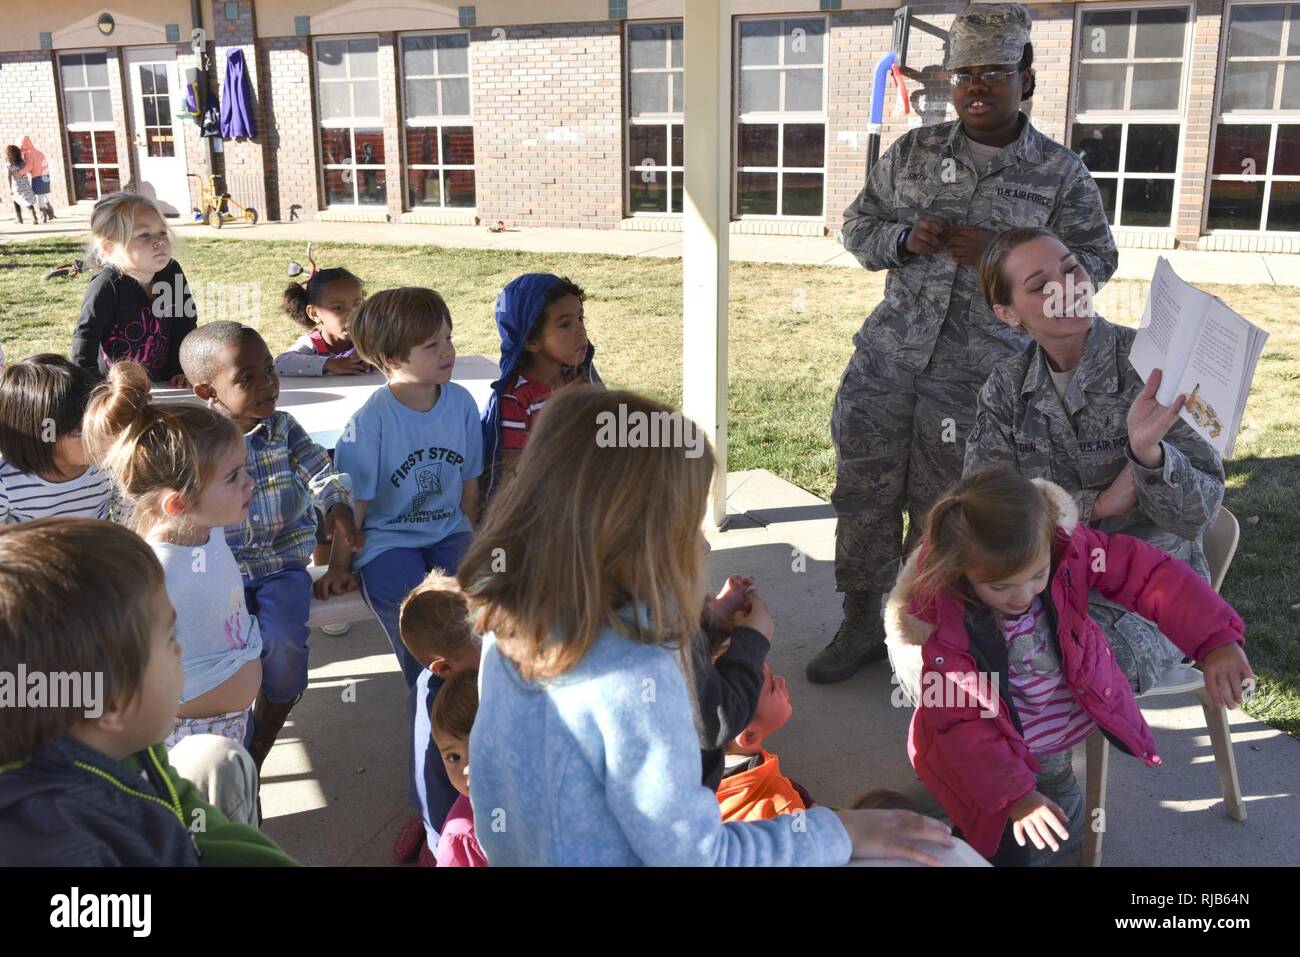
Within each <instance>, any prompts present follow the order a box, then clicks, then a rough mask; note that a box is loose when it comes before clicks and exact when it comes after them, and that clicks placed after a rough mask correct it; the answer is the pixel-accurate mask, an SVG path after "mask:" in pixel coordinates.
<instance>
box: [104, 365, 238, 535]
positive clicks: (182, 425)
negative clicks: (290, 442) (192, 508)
mask: <svg viewBox="0 0 1300 957" xmlns="http://www.w3.org/2000/svg"><path fill="white" fill-rule="evenodd" d="M82 441H83V442H84V443H85V445H86V451H87V452H88V453H89V454H90V456H91V458H92V459H94V460H95V461H96V462H99V463H100V464H101V465H103V466H104V467H105V468H107V469H108V471H109V472H110V473H111V474H112V475H113V477H114V478H115V479H116V481H117V483H118V486H119V487H120V488H121V489H122V492H123V493H124V494H125V495H126V496H127V497H128V498H130V499H131V501H132V503H133V505H134V507H135V513H134V514H135V524H136V530H137V531H138V532H139V533H140V534H141V535H144V534H146V533H147V532H148V531H149V529H150V528H152V527H153V526H155V525H157V524H159V523H160V522H161V520H162V514H163V513H162V499H163V496H164V495H165V494H166V493H168V492H176V493H178V494H179V495H180V496H181V497H182V498H183V499H185V501H187V502H190V503H193V502H195V501H196V500H197V499H198V497H199V495H201V494H202V493H203V489H204V488H205V487H206V486H207V484H208V482H209V480H211V478H212V474H213V470H214V469H215V467H216V462H217V457H218V456H219V455H221V453H222V452H225V451H226V450H228V449H230V448H231V447H233V446H235V445H239V446H241V447H242V446H243V443H244V437H243V435H242V433H240V431H239V427H238V426H237V425H235V423H234V422H233V421H231V420H230V419H227V418H226V417H225V416H222V415H218V414H217V413H216V412H214V411H212V410H211V409H209V408H207V407H205V406H200V405H189V404H177V405H172V406H165V405H151V404H150V402H149V376H148V374H146V373H145V371H144V368H143V367H142V366H140V365H138V364H136V363H134V362H115V363H114V364H113V365H111V366H110V367H109V370H108V379H107V381H106V382H104V383H102V384H101V385H100V386H99V388H98V389H96V390H95V394H94V395H93V396H92V397H91V400H90V405H89V406H88V407H87V409H86V418H85V423H84V425H83V427H82Z"/></svg>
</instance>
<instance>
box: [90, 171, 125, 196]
mask: <svg viewBox="0 0 1300 957" xmlns="http://www.w3.org/2000/svg"><path fill="white" fill-rule="evenodd" d="M96 172H97V173H99V195H100V196H107V195H108V194H109V193H116V192H118V191H119V190H121V188H122V177H121V174H120V173H119V171H118V168H117V167H116V166H100V167H99V168H98V169H97V170H96Z"/></svg>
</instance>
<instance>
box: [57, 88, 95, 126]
mask: <svg viewBox="0 0 1300 957" xmlns="http://www.w3.org/2000/svg"><path fill="white" fill-rule="evenodd" d="M63 112H64V114H65V115H66V117H67V121H68V122H69V123H89V122H90V121H91V120H92V119H94V114H92V113H91V112H90V94H89V93H87V92H84V91H80V90H71V91H69V92H67V93H64V94H63Z"/></svg>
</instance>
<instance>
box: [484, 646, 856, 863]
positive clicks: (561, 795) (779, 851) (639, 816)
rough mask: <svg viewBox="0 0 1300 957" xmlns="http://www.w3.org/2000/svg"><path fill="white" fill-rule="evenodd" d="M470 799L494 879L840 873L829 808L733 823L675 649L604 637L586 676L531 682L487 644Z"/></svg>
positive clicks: (843, 837)
mask: <svg viewBox="0 0 1300 957" xmlns="http://www.w3.org/2000/svg"><path fill="white" fill-rule="evenodd" d="M479 696H480V704H479V710H478V716H477V717H476V718H475V720H474V730H473V732H472V733H471V735H470V743H469V753H470V761H469V763H470V767H471V768H472V769H473V770H472V779H471V781H472V784H471V788H470V800H471V803H472V804H473V806H474V820H475V821H476V822H477V828H476V830H477V835H478V839H479V843H480V844H481V845H482V847H483V850H484V852H485V853H486V854H487V857H488V861H489V862H490V863H491V864H492V866H493V867H500V866H503V865H505V866H510V865H547V866H598V865H606V866H609V865H613V866H626V865H652V866H683V865H705V866H725V867H737V866H741V867H743V866H753V865H797V864H808V865H838V864H844V863H845V862H847V861H848V859H849V855H850V853H851V850H852V847H851V842H850V840H849V835H848V832H847V831H845V829H844V826H843V825H842V824H841V823H840V821H839V818H838V817H836V815H835V813H834V812H833V811H831V810H830V809H829V808H824V807H814V808H810V809H809V810H808V811H807V812H806V813H805V814H803V815H786V816H782V817H780V818H777V819H775V820H769V821H757V822H752V823H743V824H742V823H734V824H723V823H722V816H721V812H720V811H719V809H718V799H717V797H716V796H715V795H714V793H713V792H712V791H710V790H709V789H708V788H707V787H705V786H704V785H703V784H701V783H700V743H699V739H698V737H697V735H696V731H695V723H694V719H693V717H692V710H691V702H690V698H689V692H688V691H687V687H686V681H685V678H684V677H683V675H682V671H681V668H680V666H679V665H678V662H677V656H676V653H675V652H674V651H673V650H672V649H671V648H666V647H663V646H658V645H646V644H642V643H640V642H637V641H633V640H632V639H630V638H627V637H624V636H622V635H619V634H617V633H616V632H614V631H612V630H606V631H605V632H603V633H602V634H601V636H600V637H599V638H598V639H597V640H596V642H595V643H594V644H593V645H592V647H591V650H590V651H588V653H587V655H586V657H584V658H583V659H582V661H580V662H579V663H578V664H577V666H576V667H574V668H573V669H572V670H570V671H568V672H566V673H565V674H563V675H561V676H560V677H558V678H553V679H550V680H549V681H547V682H546V683H545V684H539V683H537V682H530V681H525V680H524V678H523V677H522V676H521V675H520V673H519V670H518V669H517V668H516V667H515V666H514V664H513V662H511V661H510V659H508V658H506V657H505V656H504V655H503V654H502V653H501V651H500V649H499V648H498V646H497V642H496V638H495V636H494V635H492V634H488V635H487V636H485V638H484V642H483V659H482V663H481V665H480V670H479Z"/></svg>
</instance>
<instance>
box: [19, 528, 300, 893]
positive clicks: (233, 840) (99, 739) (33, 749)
mask: <svg viewBox="0 0 1300 957" xmlns="http://www.w3.org/2000/svg"><path fill="white" fill-rule="evenodd" d="M176 620H177V616H176V613H175V611H174V610H173V609H172V606H171V603H170V602H169V601H168V600H167V590H166V588H165V587H164V584H163V572H162V569H161V568H160V567H159V565H158V560H157V559H156V558H155V557H154V554H153V552H151V551H150V550H149V546H148V545H146V544H145V543H144V541H142V540H141V539H140V538H139V537H138V536H137V535H135V534H133V533H132V532H130V531H128V530H127V529H124V528H122V527H121V526H118V525H114V524H113V523H111V522H104V521H98V520H95V519H85V518H47V519H40V520H37V521H34V522H24V523H22V524H20V525H13V526H9V527H7V528H3V529H0V673H6V674H14V673H15V672H16V671H17V669H19V668H20V667H25V668H26V669H27V670H28V672H29V673H38V672H39V673H42V674H63V675H73V676H80V677H82V678H83V681H82V683H81V690H82V694H81V695H79V696H77V697H79V698H80V699H81V700H79V701H75V702H74V701H62V702H59V704H58V706H56V707H17V708H13V707H5V708H0V866H3V867H12V866H15V865H24V866H45V867H86V866H97V865H98V866H118V865H120V866H132V867H140V866H147V865H162V866H191V867H192V866H195V865H198V864H203V865H209V866H211V865H244V866H249V865H291V864H293V863H294V861H293V860H292V859H291V858H290V857H289V856H288V855H286V854H285V853H284V852H283V851H281V850H280V848H279V847H277V846H276V845H275V843H274V842H273V841H272V840H271V839H270V838H268V837H266V836H265V835H263V834H260V833H259V832H258V831H257V830H256V829H255V828H252V827H249V826H247V825H246V824H239V823H233V822H231V821H230V820H229V819H228V818H227V817H226V815H225V814H224V813H223V812H222V810H219V809H218V808H216V807H213V806H212V804H210V803H208V802H207V801H205V800H204V799H203V796H202V795H201V794H200V792H199V790H198V789H197V788H196V787H195V786H194V784H192V783H191V782H190V781H189V780H187V779H186V777H185V776H184V775H183V773H182V772H181V771H180V770H179V769H178V768H176V767H173V766H172V765H171V764H169V763H168V754H167V751H166V749H165V748H164V747H163V745H162V744H161V743H160V742H161V740H162V739H163V737H164V736H166V735H167V734H168V733H169V732H170V731H171V730H172V727H173V725H174V723H175V721H176V707H177V702H178V701H179V699H180V694H181V688H182V686H183V684H184V681H185V675H184V672H183V669H182V667H181V651H180V647H179V646H178V645H177V643H176V639H175V638H174V637H173V629H174V627H175V625H176ZM92 675H93V676H94V680H93V681H92ZM100 682H102V684H100ZM232 749H234V750H233V753H234V754H235V755H236V756H238V757H243V758H244V761H243V762H242V763H243V764H247V759H246V756H243V755H242V754H240V752H238V750H237V748H236V746H235V745H233V744H230V743H229V742H226V741H224V740H223V739H220V738H217V737H214V736H205V737H204V738H203V739H202V741H200V740H199V739H198V738H195V739H193V741H192V746H191V747H190V748H188V749H186V750H188V751H189V752H190V757H191V758H192V759H198V760H197V763H198V764H202V765H205V766H206V767H207V768H210V769H225V770H224V771H217V772H216V773H217V774H218V776H221V775H223V774H224V775H225V776H226V777H227V778H231V777H233V778H234V780H227V781H226V782H224V785H223V784H222V783H221V782H217V790H218V791H224V792H226V794H227V797H231V798H235V797H237V798H238V800H237V801H233V802H232V803H237V804H239V805H241V806H243V807H251V805H252V803H253V802H252V795H251V793H250V792H251V791H252V789H253V788H254V782H255V781H256V775H255V774H252V773H249V769H248V768H246V767H244V768H242V769H241V762H240V761H237V760H236V761H230V760H221V759H219V757H220V756H221V755H229V754H230V753H232ZM179 750H180V749H178V751H179ZM205 757H206V758H209V759H211V760H202V759H203V758H205ZM230 785H239V787H232V786H230ZM236 790H238V791H242V792H243V793H242V794H238V795H234V794H232V793H231V792H233V791H236Z"/></svg>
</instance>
